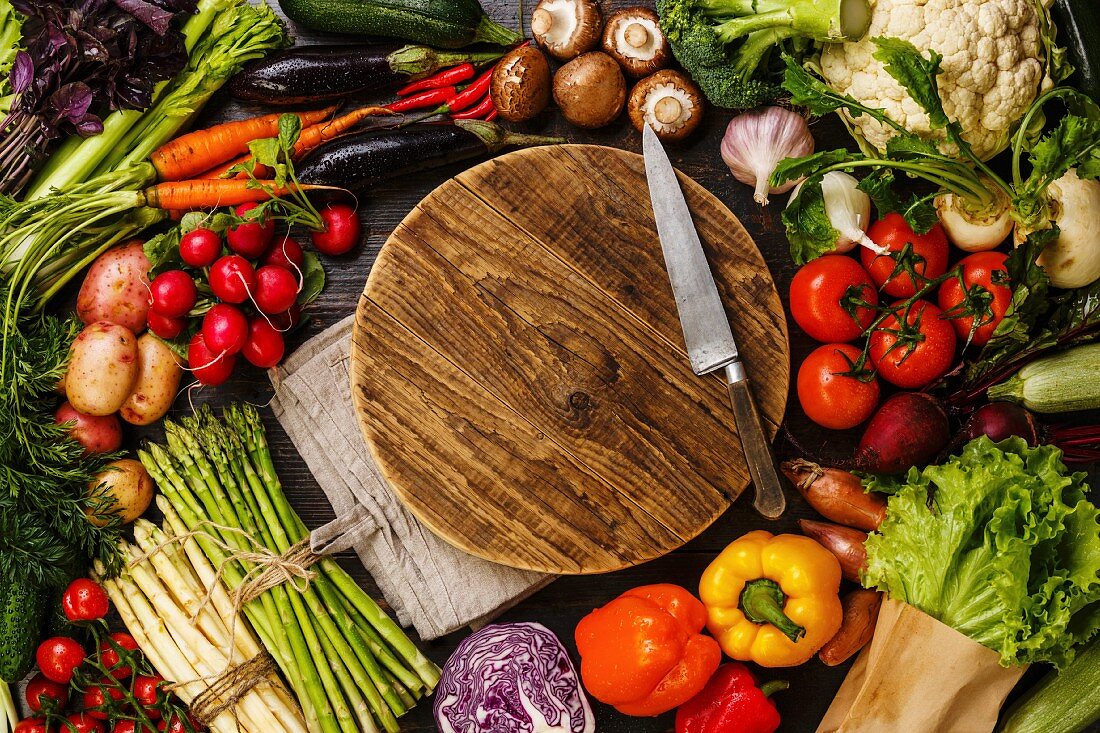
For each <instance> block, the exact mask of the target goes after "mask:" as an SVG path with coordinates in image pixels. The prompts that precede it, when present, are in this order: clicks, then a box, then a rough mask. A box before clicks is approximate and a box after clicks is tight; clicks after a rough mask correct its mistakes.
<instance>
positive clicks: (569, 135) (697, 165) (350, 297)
mask: <svg viewBox="0 0 1100 733" xmlns="http://www.w3.org/2000/svg"><path fill="white" fill-rule="evenodd" d="M483 4H484V5H485V7H486V9H487V10H488V12H489V14H490V15H491V16H492V17H493V18H494V19H495V20H498V21H500V22H502V23H504V24H505V25H509V26H511V27H515V26H516V24H517V15H518V8H517V5H516V2H514V1H513V0H483ZM632 4H637V3H631V2H624V1H623V0H612V1H611V2H607V0H604V6H605V9H607V8H612V7H625V6H628V5H632ZM525 5H526V6H527V10H526V11H525V12H526V13H527V14H528V16H529V13H530V8H531V7H533V6H534V2H533V1H532V0H529V1H528V2H527V3H525ZM291 30H292V33H293V34H294V36H295V38H296V39H297V42H299V43H307V42H317V41H320V40H322V38H321V37H320V36H318V35H316V34H311V33H309V32H308V31H303V30H302V29H299V28H295V27H294V26H293V24H292V25H291ZM323 40H326V41H329V42H331V41H333V40H346V41H349V42H354V40H355V39H350V38H349V39H334V38H333V37H326V38H324V39H323ZM254 111H256V110H254V109H251V108H248V107H245V106H242V105H239V104H237V103H234V102H233V101H232V100H230V99H228V97H227V96H225V95H224V94H221V95H219V96H217V97H216V98H215V99H214V100H212V102H211V103H210V105H209V107H208V109H207V112H206V113H205V114H204V116H203V119H201V120H200V121H199V124H204V123H206V122H212V121H218V120H221V119H226V118H231V117H237V116H241V115H243V114H245V113H249V112H254ZM730 117H731V113H730V112H727V111H724V110H710V111H708V113H707V116H706V119H705V121H704V123H703V127H702V129H701V130H699V131H697V133H696V134H695V135H693V136H692V137H691V138H690V139H689V140H688V141H686V142H684V143H682V144H680V145H676V146H671V147H670V149H669V154H670V156H671V158H672V161H673V164H674V165H676V166H677V167H678V168H679V169H680V170H682V171H684V172H685V173H687V174H688V175H690V176H691V177H693V178H694V179H695V180H697V181H698V182H700V183H701V184H703V185H704V186H706V187H707V188H708V189H709V190H710V191H712V192H713V193H714V194H715V195H717V196H718V197H719V198H720V199H721V200H722V201H723V202H724V203H725V204H726V205H727V206H729V208H730V209H731V210H732V211H733V212H734V213H735V214H736V215H737V216H738V217H739V218H740V219H741V221H742V222H743V223H744V225H745V227H746V228H747V229H748V230H749V232H750V233H751V234H752V236H753V237H754V238H755V240H756V243H757V244H758V245H759V247H760V249H761V251H762V252H763V253H764V257H765V259H766V260H767V262H768V265H769V267H770V269H771V273H772V276H773V277H774V279H775V283H776V287H777V288H778V290H779V293H780V295H781V297H782V298H783V301H784V305H786V303H787V290H788V287H789V284H790V280H791V277H792V276H793V274H794V271H795V267H794V265H793V263H792V262H791V259H790V256H789V255H788V252H787V242H786V238H785V237H784V235H783V231H782V227H781V225H780V223H779V214H780V211H781V210H782V206H783V204H784V203H785V201H786V198H787V197H786V196H785V195H784V196H776V197H773V202H772V205H771V206H769V207H767V208H761V207H760V206H759V205H757V204H756V203H754V202H753V200H752V195H751V190H750V189H749V188H748V187H746V186H744V185H742V184H740V183H738V182H737V181H735V180H734V179H733V177H732V176H731V175H730V173H729V171H728V170H727V169H726V167H725V165H724V164H723V162H722V160H721V157H720V156H719V152H718V146H719V141H720V140H721V138H722V133H723V131H724V130H725V127H726V124H727V122H728V121H729V119H730ZM524 128H525V130H527V131H530V132H539V133H543V134H553V135H560V136H562V137H565V138H566V139H567V140H569V141H570V142H582V143H595V144H600V145H609V146H613V147H618V148H624V149H627V150H633V151H636V152H641V150H640V148H641V139H640V136H639V135H638V134H636V133H635V131H634V129H633V128H632V127H631V126H630V124H629V122H628V121H627V120H626V119H625V115H624V117H623V119H621V120H620V121H619V122H618V123H616V124H613V125H611V126H610V127H607V128H605V129H602V130H597V131H594V132H588V131H583V130H579V129H576V128H573V127H571V126H570V125H568V124H567V123H565V122H564V121H563V120H562V119H561V118H560V116H559V115H558V114H557V113H556V111H555V110H553V109H551V110H548V111H547V112H545V113H544V114H543V115H542V116H541V117H540V118H539V119H537V120H535V121H534V122H532V123H530V124H528V125H525V126H524ZM813 130H814V136H815V138H816V140H817V144H818V149H824V148H827V147H839V146H843V145H847V144H849V142H850V138H849V137H848V135H847V133H846V132H845V131H844V128H843V127H842V126H841V125H840V124H839V122H838V121H837V120H836V119H835V118H828V119H823V120H820V121H818V122H816V123H815V124H814V126H813ZM474 162H477V161H474ZM472 164H473V163H470V165H472ZM464 167H467V166H463V165H455V166H451V167H449V168H443V169H439V170H433V171H428V172H424V173H421V174H418V175H415V176H411V177H407V178H403V179H401V180H397V181H392V182H389V183H386V184H384V185H380V186H378V187H377V188H376V189H375V190H373V191H372V192H370V194H369V195H368V196H367V197H365V198H364V200H363V202H362V203H363V209H362V212H363V220H364V222H365V225H366V228H367V234H366V241H365V243H364V244H363V246H362V247H361V248H360V249H358V250H356V251H355V252H353V253H351V254H350V255H348V256H345V257H340V258H334V259H333V258H330V259H327V260H325V267H326V270H327V272H328V284H327V287H326V288H325V291H324V292H323V293H322V294H321V297H320V298H319V299H318V301H317V302H316V303H315V304H314V305H313V306H312V307H311V308H310V311H309V313H310V315H311V320H310V321H309V323H308V324H306V325H304V326H303V327H302V328H301V329H299V330H298V331H297V332H296V333H295V334H293V335H292V336H291V337H290V342H289V343H288V348H289V349H292V348H294V347H295V346H297V345H299V344H301V343H302V342H304V341H305V340H307V339H309V338H310V337H311V336H313V335H316V334H317V333H319V332H321V331H322V330H323V329H325V328H326V327H328V326H330V325H331V324H333V323H335V322H336V321H338V320H339V319H341V318H343V317H344V316H346V315H348V314H350V313H352V312H353V311H354V309H355V305H356V301H357V299H358V297H359V294H360V293H361V292H362V290H363V284H364V282H365V281H366V278H367V273H368V272H369V271H370V267H371V264H372V263H373V262H374V259H375V256H376V255H377V254H378V251H379V249H380V248H381V246H382V244H383V243H384V242H385V240H386V237H387V236H388V235H389V233H390V232H391V231H392V230H393V229H394V227H395V226H396V225H397V223H398V222H399V221H401V219H402V218H403V217H404V216H405V214H406V213H408V212H409V210H410V209H412V207H413V206H414V205H415V204H416V202H417V201H419V200H420V199H421V198H422V197H424V196H425V195H426V194H427V193H429V192H430V191H431V190H432V189H433V188H435V187H436V186H438V185H439V184H440V183H442V182H443V181H445V180H447V179H448V178H449V177H451V176H453V175H454V174H456V173H457V172H458V171H460V170H462V169H463V168H464ZM789 326H790V333H791V352H792V364H793V365H794V366H795V367H797V365H798V364H799V363H800V362H801V360H802V358H803V357H804V356H805V355H806V354H807V353H808V352H809V351H810V350H811V349H812V348H813V344H812V342H811V341H810V340H809V338H808V337H806V336H805V335H804V334H803V333H802V332H801V331H800V330H799V329H798V327H797V326H796V325H794V323H793V321H791V322H790V323H789ZM242 363H243V362H242ZM760 378H766V375H760ZM792 387H793V374H792ZM270 396H271V386H270V384H269V383H268V381H267V379H266V377H265V376H264V375H263V374H262V373H260V372H259V370H248V369H245V368H242V369H239V370H238V373H237V374H236V375H234V377H233V379H232V380H231V381H230V382H229V383H228V384H226V385H223V386H221V387H219V388H217V389H216V390H214V389H204V390H198V391H196V392H194V394H193V397H192V401H193V402H194V404H196V405H197V404H199V403H201V402H210V403H213V404H215V405H217V404H224V403H226V402H230V401H234V400H248V401H250V402H252V403H254V404H258V405H264V404H266V403H267V402H268V401H269V399H270ZM188 411H189V407H187V400H186V399H180V400H179V402H178V404H177V406H176V407H175V408H174V414H185V413H186V412H188ZM264 417H265V422H266V424H267V427H268V434H269V438H270V440H271V443H272V446H273V452H274V455H275V458H276V466H277V468H278V469H279V473H280V476H281V477H282V480H283V483H284V485H285V487H286V490H287V493H288V495H289V496H290V500H291V502H292V503H293V504H294V506H295V507H296V508H297V509H298V511H299V513H300V514H301V515H302V518H303V519H304V520H305V522H306V523H307V524H308V525H309V526H311V527H314V526H317V525H320V524H322V523H324V522H326V521H328V520H329V519H331V518H332V510H331V508H330V507H329V505H328V503H327V501H326V499H325V497H324V494H323V493H322V491H321V489H320V488H319V487H318V486H317V484H316V482H315V481H314V479H313V477H312V476H311V475H310V473H309V470H308V469H307V468H306V466H305V464H304V463H303V461H302V459H301V458H300V457H299V456H298V454H297V452H296V451H295V449H294V446H293V445H292V444H291V443H290V441H289V440H288V439H287V437H286V435H285V433H284V432H283V431H282V429H281V428H280V426H279V424H278V423H277V422H276V421H275V419H274V417H273V416H272V415H271V413H270V411H269V410H265V411H264ZM786 425H787V428H788V429H789V430H790V431H791V433H793V434H794V435H796V436H797V437H798V438H800V439H801V440H802V441H805V443H804V444H806V445H809V446H811V447H814V448H820V447H822V445H823V436H821V435H820V434H819V433H818V432H816V431H814V430H813V428H812V427H811V426H810V425H809V424H808V422H807V420H806V418H805V417H804V416H803V415H802V413H801V410H800V409H799V407H798V403H797V399H796V398H795V397H794V395H793V394H792V395H791V398H790V400H789V402H788V407H787V418H786ZM158 432H159V430H157V429H155V428H154V429H153V430H152V431H151V433H150V434H151V435H156V434H157V433H158ZM848 437H850V436H837V434H835V433H834V434H832V435H831V439H830V443H829V445H828V450H829V451H833V452H834V454H840V453H841V452H842V451H843V450H845V448H846V440H847V438H848ZM738 449H739V448H737V447H736V446H730V450H738ZM776 449H777V452H778V453H779V454H780V455H781V456H782V455H784V454H786V453H790V452H791V450H792V449H791V448H790V447H789V444H788V443H786V441H785V440H784V439H783V437H780V439H779V440H778V442H777V447H776ZM751 494H752V491H751V489H750V490H749V491H747V492H746V495H745V496H743V497H742V498H741V499H740V500H738V501H737V502H736V504H735V505H734V506H733V507H732V508H731V509H730V510H729V511H728V512H727V513H726V514H725V515H724V516H722V517H721V518H720V519H719V520H718V521H716V522H715V523H714V525H713V526H711V527H710V528H709V529H708V530H707V531H706V532H704V533H703V534H702V535H701V536H700V537H698V538H697V539H695V540H694V541H692V542H691V543H689V544H688V545H687V546H685V547H683V548H682V549H680V550H677V551H675V552H673V553H671V554H669V555H667V556H665V557H663V558H661V559H659V560H655V561H653V562H649V563H646V564H644V565H640V566H638V567H634V568H630V569H627V570H622V571H619V572H616V573H612V574H609V575H603V576H588V577H563V578H561V579H559V580H557V581H555V582H554V583H552V584H551V585H550V586H549V587H547V588H546V589H544V590H542V591H540V592H539V593H537V594H535V595H534V596H532V597H531V598H529V599H528V600H526V601H524V602H523V603H521V604H519V605H518V606H517V607H515V608H513V609H511V610H510V611H508V612H506V613H505V614H504V615H503V616H501V619H500V620H502V621H538V622H540V623H543V624H545V625H546V626H548V627H549V628H550V629H552V630H553V631H554V632H556V633H557V634H558V636H559V637H560V638H561V640H562V642H563V643H564V644H565V645H566V646H567V647H568V648H569V649H570V651H571V653H573V655H574V660H576V655H575V648H574V644H573V629H574V627H575V626H576V623H577V621H578V620H579V619H580V618H581V617H582V616H584V615H585V614H586V613H588V612H589V611H591V610H592V609H593V608H595V607H597V606H600V605H602V604H604V603H606V602H607V601H609V600H611V599H612V598H614V597H615V596H617V595H618V594H619V593H621V592H623V591H625V590H627V589H629V588H632V587H634V586H638V585H643V584H648V583H677V584H680V585H683V586H685V587H687V588H689V589H691V590H693V591H694V590H695V589H696V588H697V585H698V581H699V576H700V574H701V573H702V571H703V569H704V568H705V567H706V566H707V564H708V563H709V562H710V561H711V560H713V559H714V556H715V555H716V554H717V553H718V552H719V551H721V549H722V548H724V547H725V546H726V545H727V544H728V543H729V542H731V541H733V540H734V539H736V538H737V537H739V536H740V535H741V534H743V533H744V532H747V531H749V530H752V529H760V528H766V529H768V530H770V531H773V532H797V531H798V528H797V524H796V522H797V520H798V519H799V518H804V517H811V516H814V513H813V512H812V510H810V509H809V508H808V507H807V505H806V504H805V502H804V501H803V500H802V498H801V497H800V496H799V495H798V493H797V492H796V491H794V490H793V489H791V490H790V492H789V494H788V501H789V508H788V510H787V513H786V514H785V515H784V516H783V518H782V519H780V520H779V521H777V522H774V523H769V522H766V521H765V520H763V519H761V518H760V517H758V516H757V515H756V514H754V513H753V511H752V509H751V506H750V501H751ZM340 559H341V562H342V563H343V564H344V565H345V567H347V568H348V570H349V571H350V572H351V573H352V575H353V576H354V577H355V578H356V579H357V580H359V581H360V582H361V583H362V584H363V585H364V587H366V588H367V589H368V590H369V591H371V592H372V594H373V595H374V596H375V597H376V598H380V594H378V592H377V588H376V587H375V585H374V583H373V581H372V580H371V578H370V576H369V575H367V573H366V572H365V571H364V570H363V568H362V566H361V565H360V564H359V562H358V560H357V559H356V558H354V556H351V555H347V556H342V557H341V558H340ZM469 592H473V593H476V592H477V589H469ZM464 636H465V633H463V632H458V633H454V634H451V635H450V636H448V637H446V638H444V639H439V640H436V641H432V642H427V643H425V644H424V645H423V646H424V648H425V649H426V650H427V653H428V654H429V655H430V656H431V657H432V658H433V659H435V660H436V661H437V662H438V663H439V664H441V665H442V664H443V662H444V661H446V659H447V657H448V655H449V654H450V653H451V651H452V650H453V649H454V648H455V646H456V645H457V643H458V642H459V641H460V640H461V639H462V638H463V637H464ZM847 667H848V665H844V666H842V667H838V668H829V667H826V666H825V665H823V664H821V663H820V662H819V661H817V660H816V658H815V659H814V660H811V661H810V662H808V663H806V664H804V665H802V666H800V667H795V668H791V669H784V670H762V673H761V676H762V677H763V678H764V679H772V678H782V679H786V680H788V681H789V682H790V689H789V690H788V691H786V692H781V693H779V694H778V695H777V696H776V698H775V699H776V702H777V704H778V706H779V710H780V712H781V713H782V716H783V726H782V730H784V731H812V730H814V729H815V727H816V726H817V723H818V721H819V720H820V718H821V716H822V714H823V713H824V712H825V709H826V708H827V707H828V705H829V702H830V701H831V700H832V698H833V695H834V693H835V692H836V689H837V687H838V686H839V685H840V683H841V680H842V679H843V677H844V675H845V673H846V671H847ZM594 705H595V709H596V716H597V730H599V731H601V732H603V733H650V732H652V733H656V732H657V731H670V730H671V729H672V716H671V715H665V716H661V717H659V718H655V719H639V718H628V717H626V716H623V715H620V714H618V713H616V712H615V711H614V710H613V709H611V708H610V707H607V706H604V705H600V704H598V703H594ZM402 730H407V731H430V730H435V725H434V723H433V721H432V715H431V704H430V701H428V702H426V703H424V704H421V705H420V706H419V707H417V708H416V709H415V710H414V711H413V712H411V713H410V714H409V715H407V716H406V717H405V718H403V727H402Z"/></svg>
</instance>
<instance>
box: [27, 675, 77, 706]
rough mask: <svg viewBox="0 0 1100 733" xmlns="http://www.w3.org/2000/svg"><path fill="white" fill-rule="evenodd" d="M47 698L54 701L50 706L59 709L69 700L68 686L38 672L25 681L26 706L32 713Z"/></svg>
mask: <svg viewBox="0 0 1100 733" xmlns="http://www.w3.org/2000/svg"><path fill="white" fill-rule="evenodd" d="M47 700H53V701H54V702H53V704H52V706H53V709H54V710H55V711H56V710H60V709H61V708H63V707H65V703H67V702H68V701H69V688H68V687H66V686H65V685H63V684H61V683H60V682H54V681H53V680H51V679H48V678H47V677H46V676H45V675H44V674H42V673H41V672H39V673H38V674H36V675H35V676H34V677H31V679H30V682H28V683H27V707H29V708H30V709H31V712H32V713H37V712H39V711H41V710H42V705H43V703H44V702H46V701H47Z"/></svg>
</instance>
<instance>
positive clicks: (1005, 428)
mask: <svg viewBox="0 0 1100 733" xmlns="http://www.w3.org/2000/svg"><path fill="white" fill-rule="evenodd" d="M982 435H988V436H989V439H990V440H992V441H993V442H994V443H999V442H1001V441H1002V440H1004V439H1005V438H1011V437H1012V436H1014V435H1018V436H1020V437H1021V438H1023V439H1024V440H1026V441H1027V444H1028V445H1038V444H1039V426H1038V425H1037V424H1036V422H1035V417H1034V416H1033V415H1032V414H1031V413H1030V412H1028V411H1027V410H1026V409H1024V408H1023V407H1020V406H1019V405H1014V404H1012V403H1011V402H990V403H989V404H988V405H982V406H981V407H979V408H978V409H977V410H975V411H974V413H973V414H972V415H971V416H970V419H969V420H967V421H966V425H964V426H963V428H962V430H961V431H959V437H958V440H957V442H958V443H959V444H965V443H969V442H970V441H971V440H974V438H977V437H979V436H982Z"/></svg>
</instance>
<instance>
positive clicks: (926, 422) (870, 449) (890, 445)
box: [853, 392, 951, 474]
mask: <svg viewBox="0 0 1100 733" xmlns="http://www.w3.org/2000/svg"><path fill="white" fill-rule="evenodd" d="M950 440H951V426H950V425H949V423H948V420H947V411H946V410H944V408H943V405H942V404H941V403H940V401H939V400H938V399H936V398H935V397H933V396H932V395H930V394H925V393H923V392H900V393H898V394H896V395H894V396H893V397H891V398H890V399H888V400H886V402H884V403H882V406H881V407H879V409H878V412H876V413H875V414H874V416H873V417H872V418H871V421H870V422H868V423H867V428H866V429H865V430H864V431H863V437H861V438H860V440H859V447H858V448H857V449H856V453H855V456H854V458H853V465H854V466H855V467H856V468H859V469H861V470H864V471H870V472H871V473H879V474H891V473H893V474H896V473H902V472H904V471H908V470H909V469H910V468H912V467H913V466H924V465H926V464H927V463H928V462H929V461H931V460H932V459H934V458H935V457H936V456H937V455H938V454H939V452H940V451H942V450H943V449H944V448H945V447H946V446H947V443H948V441H950Z"/></svg>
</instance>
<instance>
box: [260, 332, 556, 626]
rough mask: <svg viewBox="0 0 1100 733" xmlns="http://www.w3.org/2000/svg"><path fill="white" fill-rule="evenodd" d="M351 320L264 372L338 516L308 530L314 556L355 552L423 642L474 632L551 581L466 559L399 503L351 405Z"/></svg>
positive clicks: (282, 417)
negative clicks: (471, 628) (459, 631)
mask: <svg viewBox="0 0 1100 733" xmlns="http://www.w3.org/2000/svg"><path fill="white" fill-rule="evenodd" d="M354 318H355V316H354V315H352V316H349V317H347V318H345V319H344V320H342V321H340V322H339V323H337V324H336V325H334V326H332V327H330V328H329V329H327V330H326V331H324V332H322V333H321V334H319V335H317V336H315V337H314V338H312V339H310V340H309V341H308V342H306V343H305V344H304V345H303V346H302V347H300V348H299V349H298V350H297V351H295V352H294V353H293V354H291V355H290V356H289V357H288V358H287V359H286V361H284V362H283V364H282V365H281V366H279V367H276V368H274V369H271V370H270V371H269V373H268V376H269V378H270V379H271V383H272V385H273V386H274V388H275V397H274V399H273V400H272V403H271V406H272V408H273V409H274V411H275V416H276V417H277V418H278V420H279V422H280V423H282V426H283V428H284V429H285V430H286V432H287V435H288V436H289V437H290V439H291V441H292V442H293V443H294V446H295V447H296V448H297V449H298V452H299V453H300V454H301V456H302V458H303V459H304V460H305V462H306V465H307V466H308V467H309V470H310V471H311V472H312V473H313V476H314V478H315V479H316V480H317V483H318V484H320V486H321V488H322V489H323V490H324V492H325V494H326V496H328V500H329V503H330V504H332V508H333V509H334V510H335V512H336V519H335V520H334V521H333V522H331V523H330V524H327V525H325V526H323V527H319V528H318V529H316V530H314V531H313V533H312V535H311V536H310V539H311V544H312V546H313V550H314V552H318V553H331V552H339V551H340V550H343V549H347V548H349V547H351V548H353V549H354V550H355V552H356V554H358V555H359V559H360V560H361V561H362V562H363V565H364V566H365V567H366V569H367V571H368V572H370V574H371V576H373V578H374V580H375V582H376V583H377V584H378V587H379V589H380V590H381V591H382V594H383V595H384V596H385V598H386V601H387V602H388V603H389V604H390V606H391V607H393V610H394V612H395V613H396V614H397V619H398V621H400V622H401V624H402V625H404V626H409V625H411V626H413V627H414V628H415V629H416V631H417V633H418V634H420V637H421V638H423V639H434V638H437V637H439V636H443V635H445V634H448V633H450V632H452V631H455V630H456V629H459V628H462V627H463V626H474V627H477V626H480V625H482V624H484V623H487V622H488V621H489V620H490V619H491V618H492V617H494V616H495V615H497V614H499V613H501V612H503V611H504V610H506V609H507V608H509V607H510V606H512V605H514V604H516V603H518V602H519V601H521V600H523V599H524V598H526V597H527V596H529V595H530V594H532V593H534V592H535V591H536V590H538V589H539V588H542V587H543V586H545V585H546V584H548V583H549V582H550V581H552V580H553V579H554V576H552V575H545V574H541V573H535V572H530V571H525V570H516V569H515V568H510V567H506V566H504V565H498V564H496V563H493V562H489V561H488V560H483V559H481V558H479V557H474V556H473V555H469V554H467V553H465V552H463V551H461V550H459V549H458V548H456V547H453V546H452V545H450V544H448V543H447V542H445V541H443V540H442V539H440V538H439V537H437V536H436V535H434V534H433V533H432V532H431V531H430V530H428V529H427V528H426V527H424V526H423V525H422V524H420V522H419V521H418V520H417V519H416V517H414V516H413V515H412V513H410V512H409V511H408V510H407V509H406V508H405V507H404V506H403V505H402V504H401V502H400V501H398V499H397V497H396V495H395V494H394V493H393V491H392V490H391V489H390V487H389V486H388V485H387V484H386V480H385V478H383V476H382V474H381V472H380V471H379V470H378V466H377V464H376V463H375V461H374V458H373V456H372V455H371V453H370V449H369V448H368V447H367V444H366V441H365V440H364V438H363V436H362V433H361V432H360V430H359V424H358V422H357V419H356V416H355V411H354V407H353V404H352V397H351V378H350V371H349V368H350V366H349V365H350V361H351V355H350V349H351V329H352V323H353V321H354ZM408 450H416V446H414V445H410V446H408ZM440 489H441V490H443V489H444V487H440Z"/></svg>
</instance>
